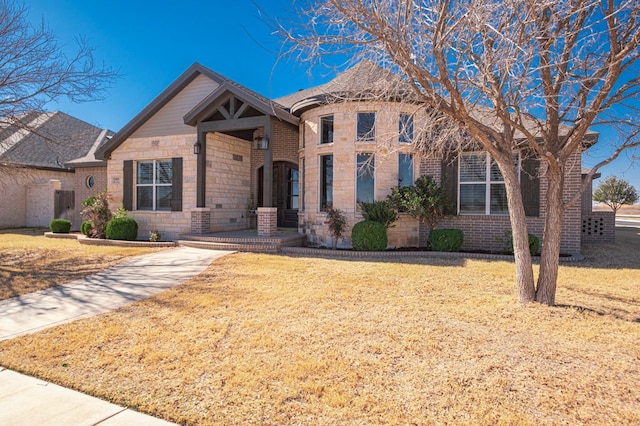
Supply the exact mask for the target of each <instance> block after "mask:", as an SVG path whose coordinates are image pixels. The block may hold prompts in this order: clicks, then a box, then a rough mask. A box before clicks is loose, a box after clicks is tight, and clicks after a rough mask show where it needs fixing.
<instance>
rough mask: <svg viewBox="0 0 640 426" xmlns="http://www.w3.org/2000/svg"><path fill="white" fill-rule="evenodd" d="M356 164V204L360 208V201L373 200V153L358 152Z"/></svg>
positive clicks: (368, 201) (369, 201)
mask: <svg viewBox="0 0 640 426" xmlns="http://www.w3.org/2000/svg"><path fill="white" fill-rule="evenodd" d="M356 164H357V165H356V205H357V206H358V210H360V207H359V205H360V203H372V202H373V200H374V186H375V177H374V175H375V168H376V164H375V157H374V156H373V154H358V155H357V156H356Z"/></svg>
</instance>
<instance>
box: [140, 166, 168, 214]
mask: <svg viewBox="0 0 640 426" xmlns="http://www.w3.org/2000/svg"><path fill="white" fill-rule="evenodd" d="M172 180H173V167H172V161H171V160H152V161H139V162H138V163H137V173H136V209H137V210H171V189H172Z"/></svg>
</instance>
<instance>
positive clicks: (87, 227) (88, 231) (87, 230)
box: [80, 220, 93, 237]
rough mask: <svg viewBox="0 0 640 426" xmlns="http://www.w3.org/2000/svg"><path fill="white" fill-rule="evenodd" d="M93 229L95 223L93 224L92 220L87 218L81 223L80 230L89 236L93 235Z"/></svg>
mask: <svg viewBox="0 0 640 426" xmlns="http://www.w3.org/2000/svg"><path fill="white" fill-rule="evenodd" d="M92 229H93V225H91V221H90V220H85V221H84V222H82V225H80V232H82V233H83V234H84V235H86V236H87V237H88V236H90V235H91V230H92Z"/></svg>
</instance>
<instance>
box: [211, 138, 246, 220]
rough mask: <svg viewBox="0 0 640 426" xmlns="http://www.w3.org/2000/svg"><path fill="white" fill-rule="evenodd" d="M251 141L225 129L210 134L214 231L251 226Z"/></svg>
mask: <svg viewBox="0 0 640 426" xmlns="http://www.w3.org/2000/svg"><path fill="white" fill-rule="evenodd" d="M251 155H252V149H251V143H250V142H247V141H244V140H241V139H238V138H234V137H232V136H228V135H224V134H221V133H208V134H207V184H206V189H207V195H206V199H205V205H206V206H208V207H210V208H211V232H219V231H233V230H238V229H247V228H248V227H249V218H248V215H247V210H248V205H249V199H250V197H251V193H250V186H251V185H250V179H251V169H252V168H251V159H252V157H251Z"/></svg>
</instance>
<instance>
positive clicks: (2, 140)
mask: <svg viewBox="0 0 640 426" xmlns="http://www.w3.org/2000/svg"><path fill="white" fill-rule="evenodd" d="M4 121H5V122H6V124H4V125H3V126H2V127H3V128H2V131H0V163H2V164H11V165H16V166H23V167H37V168H45V169H60V170H68V169H71V168H72V167H73V165H67V163H69V162H70V161H71V160H74V159H76V158H78V157H83V156H86V155H88V154H89V152H90V151H91V148H92V147H93V146H94V144H95V143H96V140H97V139H98V137H99V136H100V135H101V134H102V133H103V132H107V131H106V130H103V129H100V128H99V127H96V126H93V125H91V124H89V123H86V122H84V121H82V120H79V119H77V118H75V117H72V116H70V115H68V114H65V113H63V112H48V113H45V112H30V113H28V114H25V115H23V116H21V117H16V118H15V119H13V120H10V119H5V120H4Z"/></svg>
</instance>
